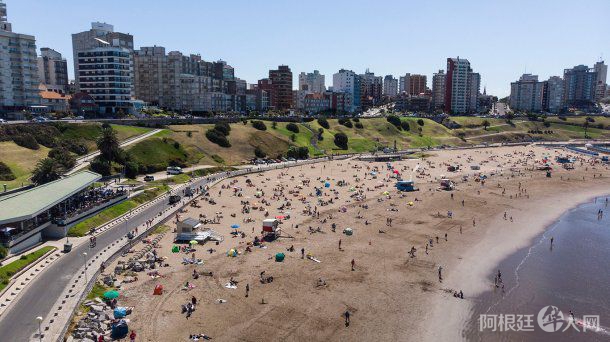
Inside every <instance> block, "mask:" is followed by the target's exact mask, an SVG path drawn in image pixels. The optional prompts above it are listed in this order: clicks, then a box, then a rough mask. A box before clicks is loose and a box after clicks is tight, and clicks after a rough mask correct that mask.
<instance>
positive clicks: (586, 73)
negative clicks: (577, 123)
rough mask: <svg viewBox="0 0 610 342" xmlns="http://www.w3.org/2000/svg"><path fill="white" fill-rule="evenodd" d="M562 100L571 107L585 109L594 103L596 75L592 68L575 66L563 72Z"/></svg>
mask: <svg viewBox="0 0 610 342" xmlns="http://www.w3.org/2000/svg"><path fill="white" fill-rule="evenodd" d="M563 80H564V84H565V89H564V99H565V101H566V104H567V105H568V106H571V107H577V108H587V107H590V106H591V105H593V103H594V102H595V90H596V84H597V81H598V74H597V72H596V71H595V69H594V68H589V67H587V66H586V65H577V66H575V67H573V68H571V69H565V70H564V71H563Z"/></svg>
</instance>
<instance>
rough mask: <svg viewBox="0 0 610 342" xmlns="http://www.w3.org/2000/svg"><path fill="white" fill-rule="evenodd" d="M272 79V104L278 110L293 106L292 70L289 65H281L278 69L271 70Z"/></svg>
mask: <svg viewBox="0 0 610 342" xmlns="http://www.w3.org/2000/svg"><path fill="white" fill-rule="evenodd" d="M269 80H270V81H271V88H272V91H271V106H272V107H274V108H275V109H277V110H288V109H290V108H292V102H293V96H292V71H291V70H290V68H289V67H288V66H287V65H280V66H279V67H278V68H277V70H269Z"/></svg>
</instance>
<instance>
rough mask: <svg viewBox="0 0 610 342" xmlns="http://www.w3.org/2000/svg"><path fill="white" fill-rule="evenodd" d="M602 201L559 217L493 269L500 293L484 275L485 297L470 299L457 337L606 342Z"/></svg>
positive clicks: (609, 321)
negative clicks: (467, 316)
mask: <svg viewBox="0 0 610 342" xmlns="http://www.w3.org/2000/svg"><path fill="white" fill-rule="evenodd" d="M607 201H608V202H610V198H608V200H606V197H601V198H597V199H596V200H595V201H593V202H590V203H586V204H583V205H580V206H578V207H576V208H574V209H572V210H570V211H568V212H566V213H564V215H562V216H561V218H560V219H559V220H558V221H557V222H555V223H554V224H552V225H551V226H549V227H548V228H547V229H546V231H545V232H544V233H543V234H541V235H539V236H537V237H536V238H535V239H534V240H533V242H532V245H531V246H530V247H527V248H524V249H521V250H519V251H517V252H516V253H514V254H513V255H511V256H509V257H508V258H506V259H505V260H503V261H502V262H501V263H500V264H499V265H498V269H499V270H500V271H501V278H502V284H503V285H504V288H502V284H499V286H498V287H496V286H495V285H494V283H495V277H496V275H497V271H496V272H494V273H493V274H490V275H489V291H487V292H485V293H483V294H482V295H480V296H479V297H477V298H475V299H474V306H473V309H472V312H471V314H472V315H471V319H470V321H469V322H468V323H467V324H466V326H465V328H464V330H463V333H462V334H463V337H464V338H465V339H466V340H468V341H610V203H608V202H607ZM599 210H602V211H603V217H602V218H601V219H600V218H598V211H599ZM551 238H553V239H554V241H553V244H552V247H551V241H550V240H551ZM570 310H572V311H573V313H574V319H571V318H570V314H569V311H570ZM559 311H561V314H560V313H559ZM481 315H484V316H481ZM539 316H540V319H539ZM585 316H591V317H585ZM596 317H598V319H597V323H596V322H595V320H596ZM482 322H484V323H482ZM584 322H587V323H586V324H585V323H584ZM597 325H599V329H597ZM575 327H576V328H575ZM585 328H586V329H585ZM494 329H495V331H493V330H494ZM566 329H567V330H566ZM532 330H533V331H532ZM547 330H548V331H547ZM584 330H586V331H584Z"/></svg>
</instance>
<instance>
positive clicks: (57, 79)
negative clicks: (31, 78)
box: [38, 47, 68, 93]
mask: <svg viewBox="0 0 610 342" xmlns="http://www.w3.org/2000/svg"><path fill="white" fill-rule="evenodd" d="M38 79H39V80H40V82H41V83H42V84H44V85H45V86H46V88H47V89H48V90H50V91H54V92H58V93H65V92H66V91H67V90H68V89H67V88H68V63H67V62H66V59H65V58H63V57H62V55H61V53H59V52H57V51H55V50H53V49H50V48H47V47H44V48H41V49H40V56H39V57H38Z"/></svg>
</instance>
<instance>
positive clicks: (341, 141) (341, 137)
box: [335, 132, 348, 150]
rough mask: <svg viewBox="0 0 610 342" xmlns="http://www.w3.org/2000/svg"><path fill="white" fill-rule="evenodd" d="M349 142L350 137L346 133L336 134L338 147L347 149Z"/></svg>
mask: <svg viewBox="0 0 610 342" xmlns="http://www.w3.org/2000/svg"><path fill="white" fill-rule="evenodd" d="M347 144H348V138H347V135H345V133H341V132H340V133H337V134H335V145H337V147H339V148H341V149H343V150H347Z"/></svg>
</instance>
